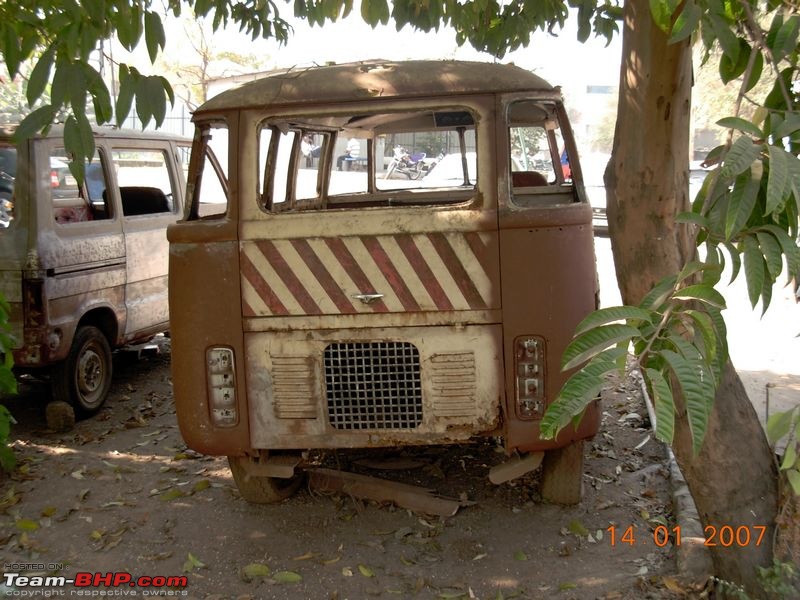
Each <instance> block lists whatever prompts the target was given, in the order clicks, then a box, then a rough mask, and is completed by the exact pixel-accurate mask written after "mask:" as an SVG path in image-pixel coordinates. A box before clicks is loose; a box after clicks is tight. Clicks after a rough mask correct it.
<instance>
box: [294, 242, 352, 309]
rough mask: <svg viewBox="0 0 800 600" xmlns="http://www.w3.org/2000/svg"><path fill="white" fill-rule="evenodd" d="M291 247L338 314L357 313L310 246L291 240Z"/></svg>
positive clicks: (306, 243)
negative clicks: (315, 279) (334, 306)
mask: <svg viewBox="0 0 800 600" xmlns="http://www.w3.org/2000/svg"><path fill="white" fill-rule="evenodd" d="M292 246H294V249H295V250H297V253H298V254H299V255H300V258H302V259H303V262H305V263H306V265H307V266H308V268H309V270H310V271H311V273H313V275H314V277H316V278H317V281H319V284H320V285H321V286H322V289H323V290H325V293H326V294H328V297H329V298H330V299H331V300H332V301H333V303H334V304H335V305H336V308H338V309H339V312H341V313H348V314H351V313H355V312H358V311H356V309H355V307H354V306H353V304H352V303H351V302H350V300H348V299H347V296H345V294H344V292H342V288H341V287H339V285H338V284H337V283H336V282H335V281H334V279H333V277H332V276H331V274H330V273H329V272H328V269H326V268H325V265H323V264H322V261H321V260H320V259H319V257H318V256H317V255H316V254H315V253H314V250H313V249H312V248H311V245H310V244H309V243H308V242H307V241H306V240H302V239H293V240H292Z"/></svg>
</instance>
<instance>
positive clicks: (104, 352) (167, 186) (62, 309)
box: [0, 127, 190, 416]
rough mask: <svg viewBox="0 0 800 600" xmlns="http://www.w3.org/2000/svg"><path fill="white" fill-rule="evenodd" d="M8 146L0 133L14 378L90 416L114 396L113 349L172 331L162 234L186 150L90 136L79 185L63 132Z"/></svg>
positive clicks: (174, 206)
mask: <svg viewBox="0 0 800 600" xmlns="http://www.w3.org/2000/svg"><path fill="white" fill-rule="evenodd" d="M13 135H14V130H13V129H0V169H1V170H2V171H3V175H2V177H0V180H2V182H3V187H2V188H0V201H2V204H3V210H2V211H0V293H1V294H2V295H3V297H4V298H5V299H6V300H7V301H8V302H9V304H10V327H11V333H12V335H13V336H14V338H15V339H16V341H17V345H16V347H15V348H14V351H13V353H14V364H15V370H16V371H18V372H26V371H27V372H34V373H37V374H41V373H45V372H49V374H50V376H51V382H52V390H53V396H54V398H55V399H57V400H64V401H67V402H69V403H71V404H72V405H73V406H74V407H75V410H76V412H77V413H78V414H79V415H82V416H86V415H90V414H92V413H94V412H96V411H97V410H98V409H99V408H100V407H101V406H102V404H103V402H104V401H105V398H106V395H107V394H108V390H109V388H110V386H111V373H112V363H111V350H112V348H115V347H119V346H122V345H124V344H128V343H132V342H136V341H140V340H144V339H146V338H148V337H151V336H153V335H154V334H155V333H158V332H161V331H165V330H166V329H167V328H168V326H169V310H168V303H167V268H168V245H167V238H166V228H167V225H169V224H170V223H174V222H175V221H176V220H177V218H178V215H179V214H180V213H181V212H182V210H183V190H184V187H185V176H184V169H183V165H184V164H186V163H188V160H187V157H188V149H189V143H190V142H188V141H186V140H182V139H180V138H176V137H170V136H165V135H153V134H143V133H140V132H126V131H121V130H114V129H97V130H96V131H95V144H96V147H97V150H96V152H95V155H94V157H93V158H92V160H91V161H90V162H89V163H87V165H86V177H85V181H84V182H83V183H82V184H80V185H79V184H78V182H77V181H76V179H75V178H74V177H73V176H72V174H71V173H70V170H69V161H70V157H69V156H68V155H67V153H66V152H65V150H64V142H63V128H60V127H54V128H53V129H52V131H51V132H50V134H49V135H47V136H37V137H34V138H31V139H29V140H27V141H24V142H22V143H20V144H19V145H16V144H15V143H14V140H13ZM46 370H47V371H46Z"/></svg>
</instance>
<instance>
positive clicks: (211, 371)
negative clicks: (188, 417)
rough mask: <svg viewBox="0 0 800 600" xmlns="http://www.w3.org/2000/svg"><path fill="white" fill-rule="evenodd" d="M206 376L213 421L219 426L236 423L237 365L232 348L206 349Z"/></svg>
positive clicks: (229, 425)
mask: <svg viewBox="0 0 800 600" xmlns="http://www.w3.org/2000/svg"><path fill="white" fill-rule="evenodd" d="M206 377H207V380H208V386H207V387H208V401H209V406H210V408H211V420H212V422H213V423H214V425H216V426H218V427H232V426H233V425H236V421H237V419H238V415H237V413H236V367H235V365H234V361H233V350H232V349H231V348H226V347H214V348H209V349H208V350H206Z"/></svg>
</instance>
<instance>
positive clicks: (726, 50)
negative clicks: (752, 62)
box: [708, 13, 746, 74]
mask: <svg viewBox="0 0 800 600" xmlns="http://www.w3.org/2000/svg"><path fill="white" fill-rule="evenodd" d="M708 18H709V20H710V22H711V26H712V28H713V30H714V34H715V35H716V36H717V39H718V40H719V45H720V47H721V48H722V53H723V55H724V57H725V59H726V60H727V61H728V62H729V63H730V64H732V65H736V64H738V63H739V58H740V57H739V54H740V52H741V48H742V46H741V44H740V39H739V38H738V37H736V34H735V33H734V32H733V31H732V30H731V27H730V26H729V25H728V23H727V22H726V21H725V19H724V18H723V17H722V16H720V15H718V14H715V13H710V14H709V15H708ZM741 41H742V42H744V40H741ZM745 43H746V42H745ZM745 60H746V58H745ZM742 71H744V69H742ZM740 74H741V73H740Z"/></svg>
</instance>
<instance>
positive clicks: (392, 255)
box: [380, 236, 436, 310]
mask: <svg viewBox="0 0 800 600" xmlns="http://www.w3.org/2000/svg"><path fill="white" fill-rule="evenodd" d="M380 243H381V246H383V249H384V250H385V251H386V254H387V255H388V256H389V260H391V261H392V264H393V265H394V266H395V269H397V272H398V273H400V278H401V279H402V280H403V283H405V284H406V287H407V288H408V290H409V292H410V293H411V296H412V297H413V298H414V300H416V301H417V304H418V305H419V307H420V309H421V310H436V304H435V303H434V301H433V298H431V296H430V294H429V293H428V290H427V289H425V286H424V285H423V284H422V280H421V279H420V278H419V275H418V274H417V272H416V270H415V269H414V267H412V266H411V263H410V262H408V259H407V258H406V255H405V254H404V253H403V250H402V249H401V248H400V244H398V243H397V240H396V239H395V238H394V237H391V236H386V237H381V238H380Z"/></svg>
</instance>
